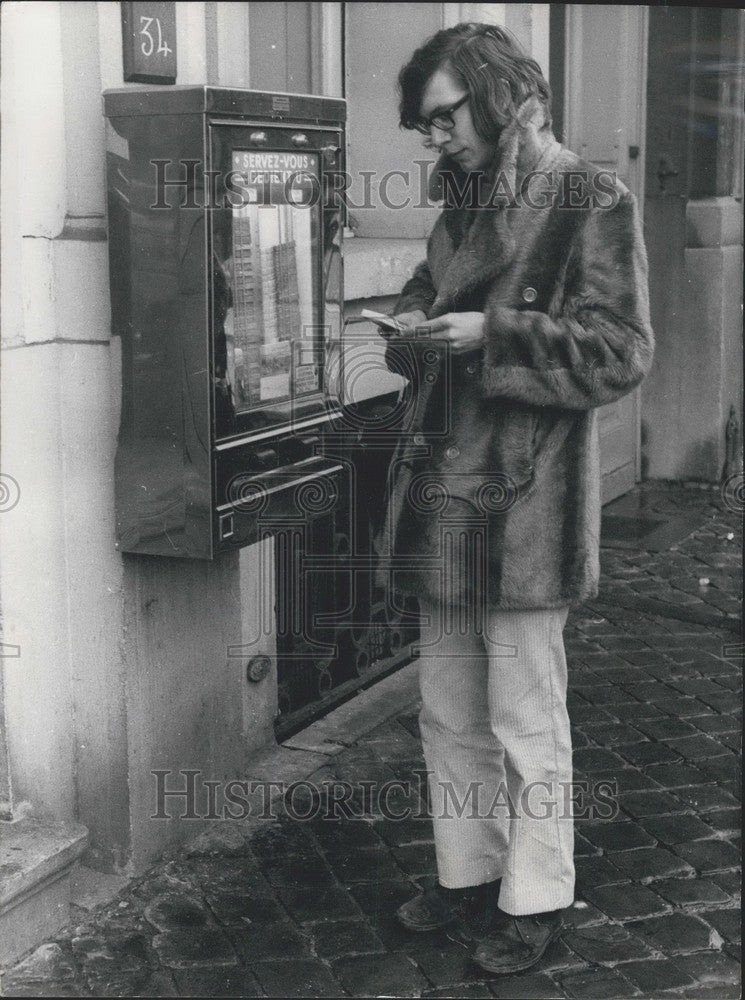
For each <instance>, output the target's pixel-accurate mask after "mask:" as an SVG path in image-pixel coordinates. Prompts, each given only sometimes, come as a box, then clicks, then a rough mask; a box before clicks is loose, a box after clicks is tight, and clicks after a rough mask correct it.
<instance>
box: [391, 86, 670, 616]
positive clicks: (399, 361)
mask: <svg viewBox="0 0 745 1000" xmlns="http://www.w3.org/2000/svg"><path fill="white" fill-rule="evenodd" d="M438 166H440V167H442V166H445V167H448V166H450V167H451V171H452V173H451V177H452V180H453V181H454V182H457V183H463V184H464V183H465V181H466V177H465V175H463V174H462V173H459V171H458V169H457V168H454V167H452V165H450V164H448V162H447V160H445V159H442V158H441V161H440V164H439V165H438ZM488 182H489V185H488V190H489V191H491V192H492V195H493V197H491V199H487V202H486V203H487V204H488V205H489V206H490V207H476V208H469V207H468V204H467V203H466V204H464V205H461V207H458V205H457V188H453V186H452V185H451V187H450V191H449V195H448V198H446V207H445V208H444V209H443V212H442V214H441V216H440V217H439V219H438V221H437V223H436V224H435V227H434V229H433V231H432V233H431V235H430V238H429V241H428V244H427V259H426V261H424V262H422V263H421V264H420V265H419V266H418V267H417V268H416V270H415V272H414V275H413V276H412V278H411V279H410V280H409V281H408V282H407V283H406V285H405V286H404V288H403V290H402V293H401V296H400V298H399V301H398V303H397V305H396V309H395V312H397V313H401V312H408V311H410V310H415V309H421V310H423V311H424V312H425V313H426V315H427V316H428V318H430V319H432V318H434V317H437V316H441V315H444V314H446V313H449V312H457V311H478V312H483V313H484V316H485V322H484V338H485V340H484V344H483V346H482V347H480V348H479V349H478V350H477V351H471V352H468V353H467V354H460V355H454V354H450V353H449V352H448V351H447V345H446V344H445V343H444V342H443V341H441V340H440V341H437V340H433V339H431V338H423V337H417V336H414V337H412V338H407V339H392V338H390V337H389V339H388V343H387V345H386V363H387V365H388V367H389V368H390V369H391V370H392V371H396V372H399V373H403V374H404V375H406V377H407V378H408V379H409V385H408V387H407V390H406V391H405V401H406V403H407V406H406V410H405V416H404V421H403V424H404V426H403V430H402V433H401V436H400V438H399V441H398V444H397V447H396V450H395V453H394V456H393V459H392V461H391V465H390V470H389V477H388V482H387V487H386V508H385V514H384V517H383V521H382V527H381V528H380V529H379V530H378V532H377V535H376V538H375V543H374V544H375V549H376V552H377V556H378V560H379V562H378V570H377V582H378V584H379V585H381V586H383V587H384V588H386V589H388V588H389V587H390V586H391V585H392V589H393V590H394V591H396V592H399V593H403V594H406V593H408V594H414V595H421V594H425V593H426V594H428V595H429V596H430V597H440V598H441V599H446V600H447V601H449V602H451V603H454V604H464V603H465V604H472V603H473V602H474V601H479V602H482V603H481V606H482V607H483V606H484V604H483V602H485V604H486V606H487V607H488V608H492V609H504V610H507V609H515V610H517V609H520V610H535V609H546V608H554V607H561V606H565V605H568V604H571V603H574V602H578V601H582V600H585V599H587V598H589V597H594V596H595V595H596V594H597V587H598V578H599V533H600V471H599V449H598V430H597V421H596V414H595V409H596V408H597V407H599V406H602V405H604V404H606V403H612V402H614V401H615V400H617V399H619V398H620V397H621V396H623V395H624V394H626V393H628V392H629V391H631V390H632V389H633V388H634V387H635V386H636V385H638V384H639V382H640V381H641V380H642V379H643V377H644V376H645V375H646V373H647V372H648V370H649V368H650V364H651V361H652V354H653V349H654V341H653V335H652V330H651V328H650V322H649V303H648V292H647V259H646V252H645V249H644V244H643V239H642V234H641V227H640V222H639V216H638V211H637V207H636V202H635V199H634V197H633V195H632V194H630V192H629V191H628V190H627V189H626V188H625V187H624V186H623V185H622V184H621V183H620V182H619V181H617V180H616V179H615V177H614V176H613V175H611V174H609V173H607V172H606V173H605V174H603V172H602V171H600V170H599V168H597V167H596V166H594V165H592V164H589V163H587V162H585V161H583V160H581V159H580V158H579V157H577V156H575V155H574V154H573V153H571V152H570V151H569V150H567V149H565V148H563V147H562V146H561V145H559V143H558V142H556V140H555V139H554V137H553V134H552V132H551V129H550V119H548V117H547V114H546V112H545V110H544V107H543V105H542V104H541V103H540V102H539V101H538V100H537V99H535V98H530V99H529V100H528V101H526V102H525V104H523V105H522V107H521V108H520V110H519V112H518V115H517V118H516V119H515V120H514V121H513V122H512V123H511V124H510V125H508V126H507V127H506V128H505V129H504V131H503V132H502V134H501V136H500V138H499V141H498V144H497V149H496V155H495V159H494V163H493V164H492V168H491V169H490V171H489V172H488ZM482 187H483V185H482ZM454 190H455V191H456V196H455V197H454V196H453V191H454ZM461 190H463V188H461ZM482 197H483V192H482ZM481 204H483V202H479V205H481Z"/></svg>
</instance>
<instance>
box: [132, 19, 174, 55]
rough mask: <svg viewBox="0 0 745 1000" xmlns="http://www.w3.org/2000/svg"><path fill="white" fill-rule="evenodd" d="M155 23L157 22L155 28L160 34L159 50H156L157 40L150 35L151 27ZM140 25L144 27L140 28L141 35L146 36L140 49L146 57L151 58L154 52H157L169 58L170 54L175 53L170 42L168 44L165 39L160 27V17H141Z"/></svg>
mask: <svg viewBox="0 0 745 1000" xmlns="http://www.w3.org/2000/svg"><path fill="white" fill-rule="evenodd" d="M153 21H155V27H156V29H157V32H158V48H157V49H156V48H155V39H154V38H153V36H152V35H151V34H150V25H151V24H152V23H153ZM140 24H141V25H142V27H141V28H140V34H141V35H144V38H143V41H142V44H141V45H140V48H141V50H142V54H143V55H144V56H151V55H152V54H153V52H157V54H158V55H164V56H167V55H168V54H169V53H170V52H172V51H173V50H172V49H171V48H170V46H169V45H168V42H166V41H165V40H164V38H163V31H162V29H161V27H160V18H159V17H145V16H144V15H141V16H140Z"/></svg>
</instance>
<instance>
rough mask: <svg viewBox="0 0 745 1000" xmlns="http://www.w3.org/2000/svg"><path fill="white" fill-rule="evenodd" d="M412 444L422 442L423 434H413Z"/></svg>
mask: <svg viewBox="0 0 745 1000" xmlns="http://www.w3.org/2000/svg"><path fill="white" fill-rule="evenodd" d="M414 444H424V435H423V434H415V435H414Z"/></svg>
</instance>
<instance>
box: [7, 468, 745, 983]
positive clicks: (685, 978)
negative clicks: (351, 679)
mask: <svg viewBox="0 0 745 1000" xmlns="http://www.w3.org/2000/svg"><path fill="white" fill-rule="evenodd" d="M637 496H638V498H639V509H640V511H642V512H647V513H648V514H650V515H655V514H658V515H680V514H681V513H682V514H684V515H685V516H686V517H690V518H691V519H692V522H693V523H694V524H695V525H697V527H696V530H694V531H693V532H692V533H691V534H690V535H689V536H688V537H687V538H685V540H684V541H683V542H681V543H680V544H678V545H677V546H674V547H673V548H672V549H671V550H670V551H666V552H645V551H639V550H621V549H605V550H604V551H603V570H604V585H603V588H602V599H601V600H598V601H596V602H592V605H591V606H589V607H588V606H585V607H583V608H580V609H578V610H575V611H574V612H573V613H572V614H571V616H570V619H569V624H568V626H567V630H566V645H567V650H568V653H569V657H570V663H571V693H570V714H571V717H572V722H573V726H574V745H575V764H576V778H577V779H578V780H587V781H596V780H598V779H607V780H609V781H613V782H617V786H618V796H617V801H618V805H619V806H620V810H619V812H618V814H617V815H616V816H615V817H614V818H612V819H606V820H603V819H598V818H595V819H590V818H587V819H579V820H578V821H577V838H576V839H577V847H576V861H577V900H578V902H577V904H576V906H575V907H574V909H573V911H572V926H571V927H570V929H568V930H567V932H566V933H565V934H564V936H563V939H562V940H560V941H559V942H557V943H556V944H555V945H553V946H552V947H551V949H550V950H549V951H548V952H547V953H546V955H545V956H544V958H543V960H542V961H541V963H540V965H539V966H538V967H536V968H535V969H534V970H530V971H529V972H527V973H524V974H522V975H520V976H511V977H495V976H490V975H489V974H487V973H484V972H482V971H480V970H479V968H478V967H477V966H475V965H474V964H473V963H472V962H471V961H470V959H469V956H468V953H467V952H466V951H465V950H464V949H462V948H461V947H460V946H459V945H457V944H455V943H454V942H452V941H450V940H449V939H448V938H447V937H446V936H445V935H444V934H443V933H441V932H440V933H431V934H419V935H417V934H411V933H407V932H405V931H403V930H401V929H400V928H399V927H398V926H397V925H396V923H395V921H394V919H393V917H392V913H393V910H394V909H395V907H397V906H398V905H399V903H401V902H403V901H404V900H405V899H407V898H409V897H410V896H411V895H412V894H413V891H415V890H416V888H417V884H418V883H420V881H421V880H423V879H425V878H427V877H431V876H432V875H433V874H434V870H435V869H434V855H433V848H432V842H431V825H430V823H429V821H428V820H421V819H420V820H416V819H413V818H412V819H408V820H405V821H400V822H395V821H394V820H392V819H390V818H385V816H384V815H381V814H378V815H371V816H369V817H368V818H367V819H364V818H363V819H360V818H356V819H341V820H338V821H335V822H329V821H322V820H321V819H320V818H317V819H315V820H312V821H308V822H304V823H302V822H297V821H293V820H291V819H290V818H288V817H287V816H286V815H285V816H284V817H281V818H280V819H279V820H278V821H276V822H272V823H270V822H268V821H267V822H266V823H265V824H264V827H263V829H261V830H259V832H258V833H256V834H255V835H253V836H252V837H251V838H250V839H247V840H246V839H244V838H243V837H242V836H238V837H237V838H234V839H233V840H232V841H231V839H230V838H225V846H224V848H223V850H222V852H221V853H220V854H214V853H213V854H210V852H209V850H207V849H205V853H204V854H203V855H202V856H199V848H196V849H195V850H193V851H192V855H191V856H187V854H186V853H181V854H179V855H177V856H174V857H172V858H171V859H170V860H166V861H163V862H161V864H160V865H158V866H156V867H155V868H154V869H153V870H152V871H150V872H149V873H148V874H147V875H145V876H144V877H142V878H140V879H139V880H138V881H137V882H136V883H134V884H130V885H129V886H128V887H127V889H126V890H125V891H124V892H123V893H121V894H120V896H119V897H118V898H117V899H115V900H114V901H113V902H112V903H111V904H109V905H107V906H106V907H105V908H103V909H102V910H99V911H97V912H94V913H92V914H83V913H82V911H81V917H82V916H85V918H86V919H85V922H83V923H80V924H78V925H76V926H74V927H70V928H68V929H67V930H66V931H65V932H64V933H62V934H61V935H59V936H58V937H57V939H56V940H55V941H54V942H49V943H48V944H47V945H45V946H43V947H42V948H41V949H39V950H38V951H37V952H36V953H35V954H34V955H33V956H32V957H31V958H30V959H27V960H26V961H25V962H22V963H20V964H19V965H18V966H16V967H15V969H14V970H12V971H11V972H10V973H9V974H8V975H7V976H6V979H5V981H4V990H5V992H6V994H8V995H21V996H40V995H44V996H51V995H54V994H58V995H62V996H90V995H93V996H121V995H149V996H173V995H184V996H195V995H203V996H214V997H219V996H241V997H254V996H264V995H266V996H284V997H293V996H298V997H306V996H308V997H309V996H344V995H351V996H379V995H387V996H393V997H408V996H427V997H492V996H494V997H512V998H515V997H535V998H539V997H577V998H580V997H591V998H594V1000H596V998H601V997H622V998H625V997H648V998H653V997H654V998H656V997H659V996H664V995H669V996H675V997H712V998H716V1000H723V998H726V997H736V996H739V986H738V982H739V965H738V961H737V958H738V954H739V950H738V946H737V942H738V938H739V933H740V930H739V928H740V920H739V911H738V909H737V906H738V897H739V888H738V885H739V883H738V860H739V850H738V849H739V843H740V838H739V825H740V813H739V809H740V806H739V801H738V798H739V794H740V792H739V779H738V759H739V758H738V749H739V731H740V708H739V705H740V695H739V690H740V679H741V665H742V646H739V645H738V643H739V642H740V639H739V637H738V634H737V632H736V629H737V628H738V621H737V620H736V619H735V618H730V620H729V621H727V619H726V618H725V617H724V616H726V615H730V616H732V615H733V614H734V613H735V612H736V611H738V595H739V592H740V582H739V567H740V551H741V537H740V526H739V517H738V516H737V515H736V514H735V513H734V512H731V511H729V510H727V508H726V507H725V506H724V505H723V503H722V500H721V498H720V496H719V493H718V492H717V491H715V490H712V489H701V488H693V487H683V486H661V485H655V484H647V485H645V486H644V487H642V488H640V490H639V491H638V492H637ZM655 602H663V603H655ZM664 602H669V605H666V604H665V603H664ZM650 609H651V610H650ZM661 611H662V612H665V613H664V614H662V613H660V612H661ZM673 614H674V615H677V616H678V617H670V615H673ZM423 765H424V762H423V759H422V757H421V752H420V744H419V740H418V737H417V724H416V705H411V704H410V705H406V706H404V705H402V710H401V714H400V715H399V716H397V717H393V718H392V719H390V720H389V721H387V722H385V723H384V724H382V725H379V726H378V727H377V728H376V729H374V730H373V731H371V732H370V733H368V735H367V736H366V737H365V738H363V739H360V740H358V741H357V742H356V743H355V744H354V745H353V746H351V747H348V748H346V749H344V750H343V751H342V752H340V753H338V754H337V755H336V756H334V757H331V758H329V764H328V766H327V767H325V768H323V769H322V771H321V772H317V773H316V774H315V775H314V778H315V780H316V782H320V781H322V780H323V779H326V778H332V777H333V778H336V779H346V780H348V781H350V782H352V783H353V784H354V783H356V782H359V781H362V780H364V781H380V782H385V781H387V780H391V779H394V778H398V779H402V780H404V781H406V780H414V781H416V780H417V779H416V773H415V772H416V771H417V770H418V769H420V768H422V767H423ZM403 803H405V804H409V805H412V804H417V805H418V802H417V803H414V802H413V801H412V798H411V797H408V798H407V796H406V795H405V794H404V793H403V792H399V794H398V795H396V794H393V795H391V798H390V802H389V804H390V805H391V807H392V808H393V809H398V808H400V807H401V805H402V804H403ZM295 806H296V808H298V809H299V808H301V803H300V802H298V801H296V802H295ZM224 825H225V824H221V826H223V827H224Z"/></svg>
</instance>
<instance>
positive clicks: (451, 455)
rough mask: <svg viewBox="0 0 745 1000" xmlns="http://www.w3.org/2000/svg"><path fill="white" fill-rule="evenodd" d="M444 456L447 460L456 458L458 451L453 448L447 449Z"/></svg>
mask: <svg viewBox="0 0 745 1000" xmlns="http://www.w3.org/2000/svg"><path fill="white" fill-rule="evenodd" d="M445 454H446V455H447V457H448V458H457V457H458V455H460V449H458V448H455V447H453V448H448V449H447V451H446V452H445Z"/></svg>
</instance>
